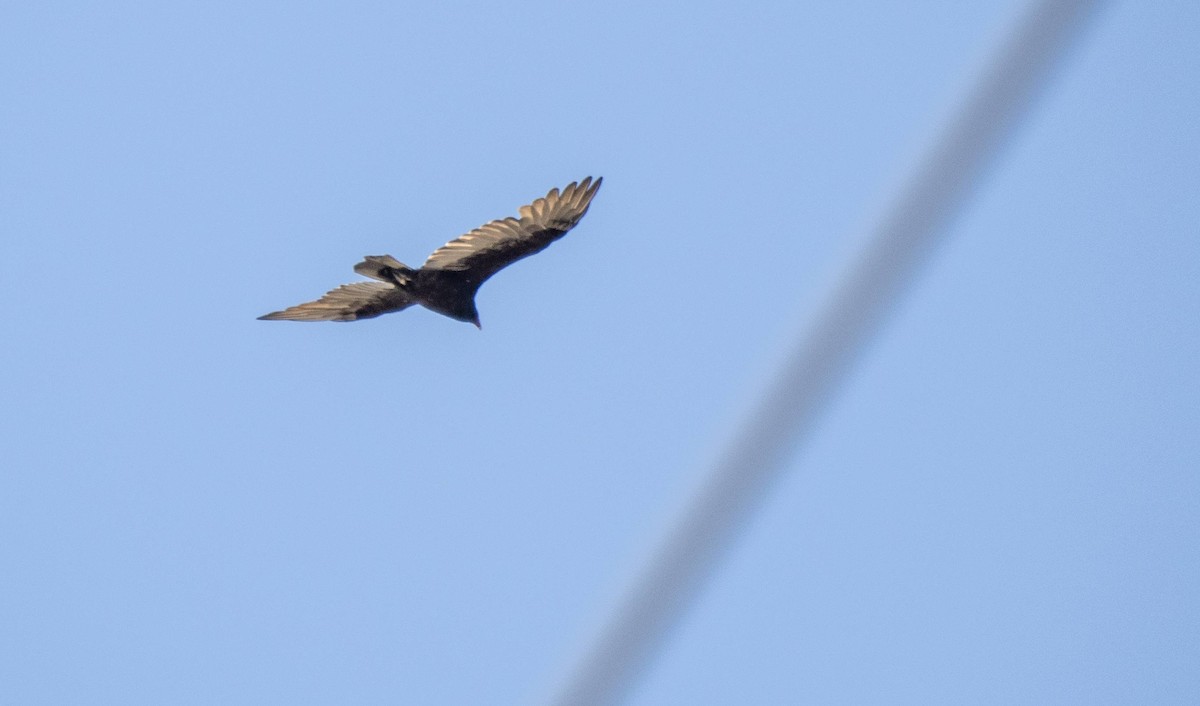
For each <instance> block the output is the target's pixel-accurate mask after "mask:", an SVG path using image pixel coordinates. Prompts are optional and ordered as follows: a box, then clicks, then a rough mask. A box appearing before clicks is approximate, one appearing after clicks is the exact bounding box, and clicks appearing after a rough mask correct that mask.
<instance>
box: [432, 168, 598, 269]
mask: <svg viewBox="0 0 1200 706" xmlns="http://www.w3.org/2000/svg"><path fill="white" fill-rule="evenodd" d="M602 181H603V178H600V179H596V180H595V181H594V182H593V181H592V178H591V177H588V178H587V179H584V180H583V181H581V182H579V183H578V184H576V183H575V182H571V184H570V185H568V186H567V187H566V188H565V189H563V190H562V192H561V193H559V190H558V189H552V190H551V191H550V193H548V194H546V196H545V198H540V199H538V200H536V201H534V202H533V203H531V204H529V205H528V206H522V207H521V210H520V213H521V217H520V218H505V219H502V220H498V221H492V222H491V223H488V224H487V225H484V226H481V227H479V228H476V229H475V230H473V231H471V232H470V233H467V234H466V235H463V236H460V237H458V238H455V239H454V240H451V241H450V242H449V243H446V244H445V245H443V246H442V247H440V248H438V249H437V250H434V251H433V254H432V255H430V256H429V259H428V260H426V261H425V265H424V267H423V268H422V269H435V270H451V271H456V272H462V273H463V274H464V275H466V276H467V277H468V278H469V279H470V281H471V282H473V283H474V284H475V285H476V286H478V285H479V284H482V283H483V281H484V280H486V279H487V278H488V277H491V276H492V275H494V274H496V272H497V271H499V270H500V269H501V268H503V267H506V266H507V265H510V264H512V263H514V262H516V261H517V260H520V259H521V258H523V257H529V256H530V255H533V254H534V253H537V252H541V251H542V250H544V249H546V247H547V246H548V245H550V243H553V242H554V241H555V240H558V239H559V238H561V237H563V235H565V234H566V232H567V231H569V230H571V228H573V227H575V224H576V223H578V222H579V219H581V218H583V214H585V213H587V210H588V206H589V205H590V204H591V203H592V197H594V196H595V195H596V192H597V191H598V190H599V189H600V183H601V182H602Z"/></svg>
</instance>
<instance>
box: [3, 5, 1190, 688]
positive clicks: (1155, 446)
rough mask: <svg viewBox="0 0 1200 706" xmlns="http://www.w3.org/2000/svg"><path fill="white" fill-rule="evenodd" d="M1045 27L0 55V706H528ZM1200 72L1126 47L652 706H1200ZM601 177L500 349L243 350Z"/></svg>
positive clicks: (915, 298) (274, 41)
mask: <svg viewBox="0 0 1200 706" xmlns="http://www.w3.org/2000/svg"><path fill="white" fill-rule="evenodd" d="M1023 6H1024V4H1023V3H1021V2H977V3H952V2H912V3H895V4H890V5H884V4H880V3H868V2H848V3H832V2H830V3H819V4H804V3H785V2H780V3H761V4H751V5H746V4H737V5H732V4H730V5H726V4H719V3H640V2H639V3H634V2H614V3H607V4H604V5H602V6H600V5H594V4H593V5H582V4H580V5H562V4H559V3H533V2H519V3H511V4H503V5H500V4H495V5H493V4H474V3H470V2H464V3H454V2H436V3H419V4H416V3H405V4H400V3H370V2H362V3H354V2H351V3H304V4H293V3H221V2H214V3H204V4H199V3H196V4H187V3H173V4H166V3H163V4H152V3H133V2H128V3H125V2H111V3H101V4H96V3H86V4H84V3H80V4H72V3H25V4H21V5H16V6H14V5H10V6H6V7H5V8H4V9H3V10H0V91H2V95H3V100H2V101H0V127H2V129H0V230H2V231H3V237H2V238H0V290H2V292H3V294H4V301H6V302H8V304H9V308H8V315H7V317H6V334H5V336H4V344H3V348H2V350H3V351H4V354H3V358H4V365H3V366H0V389H2V390H3V393H4V397H5V400H6V403H5V404H4V405H3V406H2V407H0V409H2V410H3V411H2V412H0V414H2V415H3V417H2V420H0V421H2V424H0V467H2V468H3V470H2V472H0V702H4V703H121V704H131V703H146V704H150V703H177V704H210V703H230V704H236V703H244V704H261V703H287V704H297V703H300V704H303V703H314V704H315V703H447V704H455V703H527V702H530V701H532V700H535V699H536V698H538V697H539V696H541V695H544V694H545V693H546V690H547V689H548V688H549V686H550V684H552V683H553V682H554V681H555V679H557V678H558V677H559V676H561V670H562V669H563V668H564V667H565V666H566V665H567V664H568V663H569V661H570V659H571V658H572V656H573V655H575V654H576V652H577V651H578V650H579V649H580V647H581V645H582V644H583V640H584V639H585V638H586V636H587V635H588V631H589V629H591V628H592V627H594V626H595V624H596V622H597V621H598V620H599V619H600V616H601V614H602V611H603V610H604V609H605V608H606V607H607V606H609V605H610V604H611V601H612V599H613V597H614V596H615V595H616V592H617V590H618V589H619V588H620V586H621V585H622V583H623V581H625V580H626V578H627V577H628V576H629V573H630V571H631V570H633V568H634V567H636V566H637V563H638V561H639V559H640V558H641V557H642V556H643V554H644V552H645V551H646V544H647V542H648V541H650V540H651V539H653V537H654V536H655V533H656V532H657V531H658V530H659V529H660V528H661V527H662V525H663V523H664V522H665V521H666V519H667V518H668V517H669V516H670V514H671V513H672V512H673V511H674V510H675V509H676V508H677V507H678V504H679V502H680V501H681V498H682V497H683V496H684V495H685V494H686V492H687V491H688V490H689V489H690V488H692V487H693V486H694V484H695V483H696V476H697V473H698V471H699V470H700V469H701V468H702V467H703V465H704V462H705V460H706V459H707V458H708V455H709V454H710V453H712V451H713V450H714V449H715V448H717V446H718V445H719V442H720V440H721V439H722V438H724V435H725V434H726V433H727V431H726V430H727V429H728V427H729V425H730V424H732V423H733V422H735V421H736V420H737V419H738V410H740V409H742V408H743V407H744V406H745V404H746V401H747V400H748V399H749V396H750V395H751V394H752V393H753V390H755V389H756V386H759V385H761V384H762V382H763V381H764V380H766V379H767V378H768V377H769V374H770V371H771V369H772V364H773V363H774V362H775V361H776V360H777V359H778V356H779V351H780V348H781V346H782V345H783V344H784V342H785V341H787V340H789V339H790V338H791V337H792V336H793V335H794V334H795V332H796V331H798V330H800V329H801V327H802V326H803V324H804V322H805V321H806V320H807V317H808V316H810V315H811V314H812V312H813V310H814V308H815V307H816V306H817V305H818V303H819V302H820V300H821V297H822V296H823V294H824V293H825V292H826V291H827V289H828V287H829V286H830V284H831V283H832V282H833V279H834V278H835V277H836V276H837V274H838V272H839V271H840V268H841V267H842V266H843V265H844V264H845V262H846V261H847V259H848V258H849V257H850V256H851V255H852V254H853V253H854V251H855V248H856V247H857V245H858V244H859V238H860V234H861V233H862V231H863V228H864V227H865V225H866V224H868V223H869V222H870V220H871V218H872V217H873V216H874V215H875V214H876V213H877V212H878V210H879V209H880V208H881V200H882V199H883V198H884V197H885V196H887V194H888V193H890V191H891V190H892V189H894V188H895V186H896V185H897V184H899V183H900V181H901V180H902V179H903V178H904V176H905V174H906V170H907V169H908V168H910V167H911V165H912V163H913V160H914V159H915V158H916V157H917V156H918V155H919V153H920V150H921V147H922V146H923V145H925V144H927V143H928V141H929V140H930V139H932V137H933V136H934V135H936V131H937V128H938V126H939V124H940V121H942V120H944V118H945V117H946V116H947V115H948V114H949V111H950V110H951V109H952V107H953V105H954V103H955V100H956V98H957V97H958V96H959V95H960V94H961V91H962V90H963V89H964V88H965V87H966V86H967V85H968V84H969V82H970V80H971V78H972V77H973V71H974V70H975V69H977V68H978V67H979V66H980V65H981V64H982V62H983V61H984V60H985V59H986V57H987V56H988V52H989V50H991V49H992V48H994V47H995V46H996V44H997V42H998V41H999V40H1000V38H1001V37H1002V36H1003V32H1004V31H1005V30H1006V29H1007V28H1009V27H1011V26H1012V24H1013V22H1014V21H1015V19H1016V18H1017V17H1018V15H1019V12H1020V10H1021V9H1022V7H1023ZM1198 36H1200V6H1198V5H1196V4H1195V3H1187V2H1159V3H1113V4H1112V5H1111V6H1109V7H1108V8H1106V11H1105V12H1104V13H1103V14H1102V15H1100V16H1099V17H1098V19H1097V21H1096V22H1094V23H1093V26H1092V27H1091V28H1090V31H1089V32H1088V33H1087V35H1086V37H1085V38H1084V40H1083V41H1082V42H1081V43H1080V44H1079V45H1078V46H1077V47H1076V49H1075V51H1073V52H1072V54H1071V56H1070V58H1069V60H1068V61H1067V62H1066V63H1065V64H1064V66H1063V68H1062V70H1061V71H1059V72H1058V75H1057V76H1056V78H1055V80H1054V81H1053V82H1052V83H1051V85H1050V87H1049V89H1048V90H1047V91H1046V92H1045V94H1044V95H1043V97H1042V99H1041V100H1040V101H1039V102H1038V104H1037V106H1036V109H1035V110H1034V111H1033V113H1032V115H1031V117H1030V119H1029V120H1027V121H1025V123H1024V124H1023V128H1022V129H1021V130H1020V131H1019V133H1018V134H1017V135H1016V136H1015V137H1014V139H1013V140H1011V142H1010V143H1009V145H1008V148H1007V149H1006V151H1005V152H1004V154H1003V155H1002V156H1001V158H1000V159H999V160H997V162H996V163H995V167H994V168H993V169H992V170H991V172H990V173H989V174H988V176H987V178H986V179H985V180H984V182H983V186H982V188H981V189H980V190H979V191H978V192H977V193H976V194H975V196H974V197H973V198H972V199H971V201H970V202H969V204H968V207H967V208H966V210H965V211H964V212H963V213H962V214H961V216H960V217H959V218H958V219H956V220H955V222H954V224H953V226H952V228H953V232H952V234H951V235H950V237H949V239H948V241H947V244H946V246H945V247H943V248H942V249H941V250H940V251H939V252H938V253H937V254H936V255H935V257H934V258H933V259H932V261H931V262H930V263H929V265H928V266H927V267H926V268H925V269H924V271H923V275H922V278H921V280H920V281H919V282H918V284H917V285H916V286H915V287H913V288H912V289H911V290H910V292H909V295H908V296H907V298H906V299H905V301H904V302H903V304H902V306H901V307H900V308H899V309H898V311H897V314H896V316H895V317H894V318H893V319H892V320H891V321H890V322H889V323H888V325H887V326H886V328H885V330H884V331H883V333H882V334H881V335H880V336H879V337H878V338H876V339H875V340H874V341H873V342H872V345H871V346H870V348H869V349H868V350H867V352H866V353H865V355H864V356H863V357H862V358H861V360H860V364H859V365H858V367H857V368H856V370H855V371H854V373H853V375H852V376H851V378H850V379H849V381H848V383H847V384H846V385H845V386H844V388H843V389H842V391H841V394H840V395H839V397H838V399H837V400H836V402H835V403H834V404H833V405H832V406H831V407H830V408H829V410H828V413H827V414H826V416H825V417H824V418H823V420H822V421H821V423H820V425H819V426H818V429H817V431H816V433H815V435H814V436H813V437H812V438H811V440H810V443H809V445H808V446H807V447H806V448H805V449H804V450H803V452H802V453H801V454H799V455H797V457H796V458H795V459H794V460H793V461H792V462H791V463H790V466H792V468H790V470H789V472H788V474H787V475H786V476H785V479H784V480H783V481H782V482H780V483H779V484H778V485H777V486H776V487H775V490H774V494H773V496H772V497H771V499H770V501H769V502H768V503H767V504H766V505H765V506H764V507H763V508H762V512H761V513H760V515H759V516H758V517H757V518H756V520H755V521H754V523H753V524H752V525H751V526H750V527H748V528H747V530H746V532H745V533H744V535H743V536H742V537H741V539H740V541H739V543H738V545H737V547H736V549H735V551H734V552H733V553H732V555H731V556H730V557H729V560H728V561H727V563H726V564H725V565H724V567H723V570H722V571H721V572H720V573H719V574H718V575H717V577H716V579H715V581H714V582H713V584H712V585H711V586H710V587H709V588H708V589H707V590H706V591H705V592H704V593H703V595H702V596H701V600H700V602H699V603H698V604H697V605H696V607H695V610H694V611H693V612H691V613H690V614H689V615H688V617H687V619H686V620H685V622H684V623H683V625H682V626H681V627H680V629H679V630H678V631H677V632H676V633H675V634H674V635H673V636H672V638H671V640H670V641H669V643H668V644H667V645H666V648H665V650H664V651H663V653H662V655H661V658H660V659H659V661H658V662H657V663H656V664H655V665H654V667H653V669H652V670H651V672H650V673H649V674H648V675H647V677H646V679H645V681H644V682H643V683H642V684H641V685H640V686H639V688H638V689H637V691H636V692H635V693H634V694H633V695H632V697H631V700H630V701H631V703H634V704H646V705H649V704H662V703H714V704H715V703H802V702H812V703H912V704H928V703H947V704H949V703H996V704H1007V703H1022V702H1024V703H1078V704H1095V703H1190V702H1192V701H1193V700H1194V698H1195V694H1196V693H1197V692H1198V691H1200V667H1197V665H1200V617H1198V614H1197V611H1196V610H1195V606H1196V596H1197V595H1198V594H1200V585H1198V584H1200V560H1198V559H1197V556H1200V555H1198V554H1197V551H1196V547H1197V546H1198V544H1200V474H1198V473H1197V469H1200V363H1198V361H1200V332H1198V327H1197V321H1198V320H1200V316H1198V315H1200V284H1198V283H1200V225H1198V224H1200V199H1198V198H1197V194H1198V193H1200V130H1198V129H1197V127H1196V125H1197V121H1198V118H1200V59H1198V56H1197V54H1196V51H1195V42H1196V38H1197V37H1198ZM587 175H597V176H600V175H602V176H604V178H605V183H604V187H603V189H602V190H601V192H600V193H599V195H598V196H597V198H596V201H595V202H594V204H593V206H592V209H591V211H590V213H589V214H588V216H587V217H586V218H585V219H584V221H583V222H582V224H581V225H580V226H579V227H578V228H577V229H576V230H575V231H573V232H572V233H570V234H569V235H568V236H567V237H566V238H564V239H563V240H562V241H560V242H559V243H556V244H555V245H554V246H552V247H551V248H550V249H548V250H547V251H545V252H544V253H542V254H540V255H538V256H537V257H535V258H532V259H530V260H527V261H523V262H521V263H520V264H518V265H516V266H514V267H512V268H511V269H509V270H506V271H505V272H503V273H502V274H500V275H498V276H497V277H496V278H494V279H493V280H491V281H490V282H489V283H488V284H487V285H486V286H485V287H484V288H483V289H482V290H481V292H480V296H479V309H480V313H481V317H482V321H483V330H482V331H477V330H475V328H474V327H473V326H471V325H468V324H462V323H459V322H455V321H452V320H449V319H446V318H444V317H440V316H437V315H435V314H432V313H430V312H427V311H424V310H409V311H406V312H404V313H402V314H398V315H394V316H388V317H384V318H380V319H375V320H371V321H366V322H359V323H355V324H291V323H273V322H260V321H256V320H255V317H256V316H259V315H261V314H263V313H266V312H268V311H274V310H276V309H279V308H281V307H283V306H286V305H290V304H295V303H298V302H300V301H305V300H307V299H310V298H312V297H315V296H317V295H319V294H320V293H322V292H324V291H325V290H326V289H328V288H331V287H333V286H335V285H337V284H340V283H343V282H350V281H355V280H356V279H357V277H356V276H355V275H354V273H353V272H352V271H351V269H350V268H351V267H352V265H353V264H354V263H355V262H357V261H358V258H360V257H361V256H362V255H366V254H377V253H390V254H392V255H394V256H396V257H397V258H399V259H401V260H403V261H405V262H409V263H412V264H417V263H419V262H421V261H422V260H423V259H424V257H425V256H426V255H427V254H428V253H429V252H430V251H431V250H432V249H433V248H435V247H437V246H439V245H441V244H442V243H444V242H445V241H446V240H448V239H450V238H452V237H454V236H456V235H458V234H460V233H462V232H465V231H466V230H469V229H471V228H473V227H475V226H477V225H480V224H482V223H483V222H485V221H487V220H490V219H492V218H498V217H502V216H506V215H510V214H513V213H515V211H516V209H517V207H518V206H520V205H521V204H523V203H527V202H528V201H529V200H531V199H533V198H535V197H537V196H540V195H542V194H544V193H545V192H546V190H548V189H549V188H550V187H553V186H562V185H565V184H566V183H568V182H570V181H572V180H576V179H580V178H582V177H584V176H587Z"/></svg>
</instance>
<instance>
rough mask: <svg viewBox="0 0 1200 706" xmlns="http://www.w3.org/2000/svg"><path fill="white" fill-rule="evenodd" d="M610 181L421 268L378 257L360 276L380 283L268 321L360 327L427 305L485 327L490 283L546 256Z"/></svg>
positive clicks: (462, 240)
mask: <svg viewBox="0 0 1200 706" xmlns="http://www.w3.org/2000/svg"><path fill="white" fill-rule="evenodd" d="M601 181H602V179H596V180H595V181H594V182H593V181H592V178H591V177H588V178H587V179H584V180H583V181H582V182H579V183H578V184H576V183H574V182H573V183H571V184H570V185H568V186H567V187H566V188H565V189H563V190H562V192H561V193H559V190H558V189H553V190H551V191H550V193H548V194H546V196H545V197H544V198H540V199H537V200H536V201H534V202H533V203H531V204H529V205H528V206H522V207H521V209H520V214H521V217H520V218H519V219H518V218H505V219H501V220H496V221H492V222H490V223H487V224H486V225H483V226H481V227H479V228H476V229H475V230H473V231H471V232H470V233H467V234H466V235H463V236H461V237H459V238H456V239H454V240H452V241H450V242H449V243H446V244H445V245H444V246H442V247H440V248H438V249H437V250H435V251H434V252H433V254H432V255H430V256H429V259H428V260H426V261H425V264H424V265H423V266H422V267H421V268H419V269H414V268H411V267H409V266H407V265H405V264H404V263H402V262H400V261H399V260H396V259H395V258H394V257H392V256H391V255H371V256H368V257H366V258H365V259H363V261H362V262H360V263H358V264H357V265H355V266H354V271H355V272H358V273H359V274H361V275H365V276H367V277H370V278H371V279H373V280H375V281H374V282H355V283H353V284H345V285H342V286H341V287H338V288H337V289H334V290H332V291H330V292H327V293H326V294H325V296H323V297H321V298H320V299H318V300H316V301H312V302H307V303H305V304H299V305H297V306H293V307H290V308H288V309H284V310H283V311H276V312H273V313H271V314H267V315H266V316H261V317H259V318H261V319H267V320H289V321H357V320H358V319H369V318H374V317H376V316H379V315H381V314H387V313H391V312H393V311H401V310H403V309H407V308H408V307H410V306H412V305H414V304H420V305H421V306H423V307H425V308H426V309H430V310H432V311H436V312H437V313H439V314H443V315H445V316H449V317H450V318H452V319H457V320H458V321H466V322H469V323H473V324H475V325H476V326H478V325H479V312H478V311H477V310H476V308H475V293H476V292H478V291H479V287H480V286H481V285H482V284H483V283H484V282H485V281H487V279H488V278H489V277H491V276H492V275H493V274H495V273H496V272H498V271H499V270H501V269H502V268H504V267H507V266H508V265H511V264H512V263H514V262H516V261H517V260H520V259H522V258H526V257H529V256H530V255H533V254H536V253H539V252H541V251H542V250H545V249H546V248H547V247H549V245H550V243H553V242H554V241H555V240H558V239H559V238H561V237H562V236H564V235H566V233H567V231H569V230H571V228H573V227H574V226H575V224H576V223H578V222H579V220H580V219H581V218H583V216H584V214H586V213H587V210H588V206H590V205H591V201H592V198H593V197H595V195H596V191H597V190H599V188H600V183H601Z"/></svg>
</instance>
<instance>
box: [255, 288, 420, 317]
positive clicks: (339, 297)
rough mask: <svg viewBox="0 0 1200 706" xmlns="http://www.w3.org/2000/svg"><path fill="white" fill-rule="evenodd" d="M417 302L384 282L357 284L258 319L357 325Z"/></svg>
mask: <svg viewBox="0 0 1200 706" xmlns="http://www.w3.org/2000/svg"><path fill="white" fill-rule="evenodd" d="M415 303H416V302H415V301H413V298H412V297H411V296H409V294H408V293H407V292H405V291H404V290H403V289H400V288H399V287H396V286H393V285H391V284H387V283H384V282H355V283H354V284H343V285H342V286H340V287H338V288H337V289H334V290H332V291H329V292H327V293H326V294H325V296H323V297H321V298H320V299H318V300H316V301H315V302H307V303H305V304H298V305H296V306H293V307H289V308H287V309H284V310H283V311H276V312H272V313H270V314H267V315H265V316H260V317H258V318H259V319H260V320H265V321H279V320H284V321H357V320H358V319H369V318H371V317H374V316H379V315H380V314H386V313H388V312H392V311H400V310H401V309H407V308H408V307H410V306H412V305H413V304H415Z"/></svg>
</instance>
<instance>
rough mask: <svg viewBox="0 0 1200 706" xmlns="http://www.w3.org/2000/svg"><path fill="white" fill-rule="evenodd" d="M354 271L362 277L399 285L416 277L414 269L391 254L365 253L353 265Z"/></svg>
mask: <svg viewBox="0 0 1200 706" xmlns="http://www.w3.org/2000/svg"><path fill="white" fill-rule="evenodd" d="M354 271H355V272H357V273H358V274H360V275H362V276H364V277H370V278H371V279H377V280H379V281H381V282H390V283H392V284H396V285H399V286H401V287H403V286H405V285H407V284H409V283H410V282H412V281H413V279H414V278H415V277H416V274H417V272H416V270H414V269H413V268H411V267H409V266H408V265H406V264H404V263H403V262H400V261H399V260H397V259H396V258H394V257H392V256H391V255H367V256H366V257H365V258H363V261H362V262H360V263H358V264H357V265H355V266H354Z"/></svg>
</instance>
